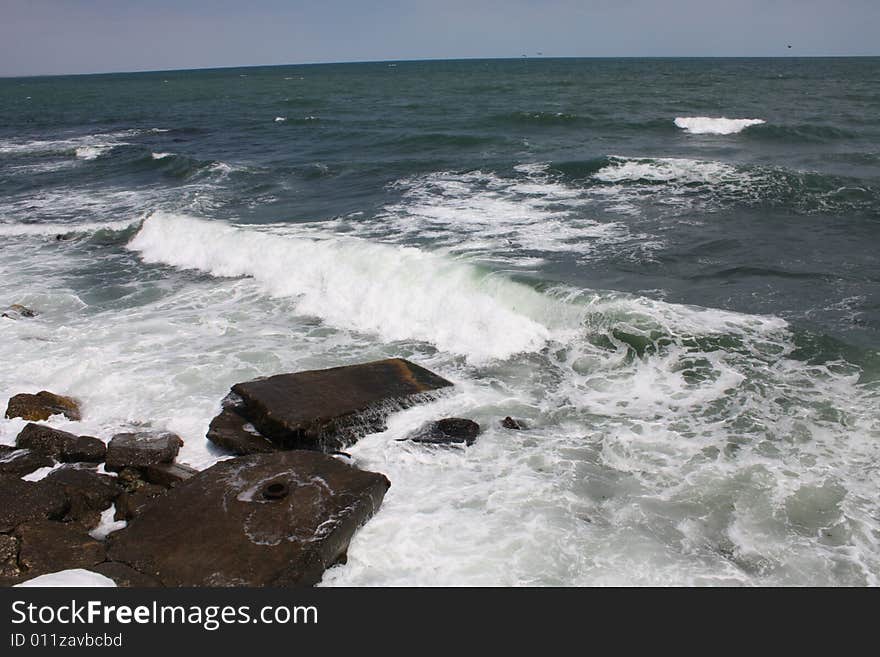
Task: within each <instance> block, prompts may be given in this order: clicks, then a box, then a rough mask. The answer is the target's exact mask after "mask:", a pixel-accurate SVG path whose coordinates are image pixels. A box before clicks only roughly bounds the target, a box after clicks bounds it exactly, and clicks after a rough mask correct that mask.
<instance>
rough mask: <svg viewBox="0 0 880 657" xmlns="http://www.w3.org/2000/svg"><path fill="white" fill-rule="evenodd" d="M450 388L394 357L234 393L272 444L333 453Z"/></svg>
mask: <svg viewBox="0 0 880 657" xmlns="http://www.w3.org/2000/svg"><path fill="white" fill-rule="evenodd" d="M451 385H452V383H450V382H449V381H447V380H446V379H444V378H442V377H440V376H437V375H436V374H434V373H433V372H429V371H428V370H426V369H424V368H422V367H419V366H418V365H416V364H414V363H411V362H409V361H407V360H404V359H402V358H392V359H387V360H380V361H374V362H372V363H363V364H360V365H349V366H345V367H334V368H330V369H325V370H311V371H306V372H296V373H294V374H278V375H276V376H270V377H268V378H263V379H256V380H254V381H247V382H245V383H238V384H236V385H234V386H233V387H232V392H233V393H234V394H235V395H238V397H240V398H241V410H240V414H241V415H242V416H243V417H244V418H246V419H248V420H250V422H251V423H252V424H253V425H254V427H255V428H256V430H257V431H258V432H259V433H260V434H262V435H263V436H265V437H266V438H268V439H269V440H271V441H272V442H273V443H275V444H276V445H278V446H280V447H282V448H283V449H311V450H321V451H328V452H332V451H334V450H338V449H341V448H342V447H344V446H346V445H348V444H351V443H353V442H354V441H356V440H357V439H358V438H359V437H361V436H363V435H366V434H367V433H371V432H375V431H381V430H382V429H384V428H385V419H386V418H387V416H388V414H389V413H391V412H393V411H395V410H399V409H401V408H406V407H408V406H411V405H413V404H415V403H418V402H420V401H426V400H428V399H431V398H433V396H432V395H431V394H430V393H433V392H435V391H437V390H439V389H441V388H446V387H449V386H451ZM226 410H229V409H225V411H224V412H226ZM221 415H222V413H221ZM228 420H230V418H229V417H228V416H227V418H226V420H224V422H225V421H228Z"/></svg>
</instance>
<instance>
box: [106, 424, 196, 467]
mask: <svg viewBox="0 0 880 657" xmlns="http://www.w3.org/2000/svg"><path fill="white" fill-rule="evenodd" d="M182 445H183V441H182V440H181V439H180V436H178V435H177V434H175V433H170V432H168V431H162V432H150V431H142V432H139V433H118V434H116V435H115V436H113V438H111V439H110V442H109V443H108V445H107V461H106V465H105V467H106V468H107V470H110V471H119V470H122V469H123V468H144V467H146V466H150V465H156V464H158V463H171V462H172V461H173V460H174V459H175V457H176V456H177V453H178V452H179V451H180V448H181V446H182Z"/></svg>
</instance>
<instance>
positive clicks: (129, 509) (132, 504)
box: [113, 483, 168, 520]
mask: <svg viewBox="0 0 880 657" xmlns="http://www.w3.org/2000/svg"><path fill="white" fill-rule="evenodd" d="M167 491H168V489H167V488H165V486H157V485H156V484H147V483H144V484H141V485H140V486H138V487H137V488H136V489H135V490H133V491H130V492H125V493H123V494H122V495H120V496H119V497H117V498H116V513H115V514H113V519H114V520H131V519H132V518H134V517H135V516H136V515H138V514H139V513H140V512H141V511H143V510H144V509H145V508H146V507H147V506H148V505H150V504H151V503H152V502H153V501H154V499H155V498H157V497H159V496H160V495H164V494H165V493H166V492H167Z"/></svg>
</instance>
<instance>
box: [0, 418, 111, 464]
mask: <svg viewBox="0 0 880 657" xmlns="http://www.w3.org/2000/svg"><path fill="white" fill-rule="evenodd" d="M15 446H16V447H19V448H25V449H32V450H34V451H37V452H41V453H43V454H45V455H47V456H51V457H52V458H56V459H58V460H59V461H62V462H65V463H74V462H81V461H85V462H88V463H100V462H101V461H103V460H104V456H105V454H106V453H107V447H106V445H104V443H103V442H102V441H100V440H98V439H97V438H93V437H92V436H75V435H74V434H72V433H68V432H67V431H61V430H60V429H54V428H52V427H47V426H46V425H44V424H34V423H33V422H29V423H28V424H27V425H25V427H24V429H22V430H21V432H20V433H19V434H18V437H16V439H15Z"/></svg>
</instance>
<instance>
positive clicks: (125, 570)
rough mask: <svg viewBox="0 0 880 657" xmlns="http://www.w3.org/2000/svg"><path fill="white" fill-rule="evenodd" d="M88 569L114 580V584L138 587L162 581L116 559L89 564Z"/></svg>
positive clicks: (157, 584) (154, 585) (156, 584)
mask: <svg viewBox="0 0 880 657" xmlns="http://www.w3.org/2000/svg"><path fill="white" fill-rule="evenodd" d="M89 570H91V571H92V572H94V573H99V574H101V575H104V576H105V577H109V578H110V579H112V580H113V581H114V582H116V586H124V587H138V588H142V587H143V588H146V587H156V586H162V583H161V582H160V581H159V580H157V579H155V578H153V577H150V576H148V575H144V574H143V573H139V572H138V571H136V570H135V569H134V568H131V567H129V566H126V565H125V564H124V563H119V562H118V561H105V562H104V563H99V564H98V565H97V566H90V567H89Z"/></svg>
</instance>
